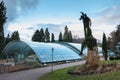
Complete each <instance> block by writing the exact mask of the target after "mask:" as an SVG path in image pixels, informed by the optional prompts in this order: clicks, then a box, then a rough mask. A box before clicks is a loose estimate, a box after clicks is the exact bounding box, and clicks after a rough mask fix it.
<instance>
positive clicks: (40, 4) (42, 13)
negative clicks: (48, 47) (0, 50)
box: [3, 0, 120, 40]
mask: <svg viewBox="0 0 120 80" xmlns="http://www.w3.org/2000/svg"><path fill="white" fill-rule="evenodd" d="M3 1H4V2H5V5H6V7H7V17H8V19H7V23H6V24H5V35H7V34H8V33H10V34H11V33H12V32H13V31H16V30H18V31H19V34H20V38H21V40H31V37H32V35H33V33H34V32H35V30H36V29H41V28H44V29H45V28H49V31H50V33H54V34H55V39H58V34H59V33H60V32H64V27H65V25H67V26H68V28H69V30H71V31H72V34H73V35H77V36H78V37H80V38H82V37H83V36H84V35H83V24H82V21H79V17H80V15H81V14H80V12H81V11H82V12H84V13H87V15H88V16H89V17H90V18H91V20H92V27H91V28H92V31H93V35H94V37H95V38H97V39H100V40H101V39H102V34H103V32H105V33H106V35H107V36H109V34H110V32H112V31H113V30H116V25H118V24H120V10H119V9H120V0H3Z"/></svg>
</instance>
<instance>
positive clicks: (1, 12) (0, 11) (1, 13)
mask: <svg viewBox="0 0 120 80" xmlns="http://www.w3.org/2000/svg"><path fill="white" fill-rule="evenodd" d="M6 19H7V17H6V7H5V5H4V2H3V1H1V2H0V53H1V51H2V49H3V48H4V44H5V43H4V28H3V26H4V24H5V22H6Z"/></svg>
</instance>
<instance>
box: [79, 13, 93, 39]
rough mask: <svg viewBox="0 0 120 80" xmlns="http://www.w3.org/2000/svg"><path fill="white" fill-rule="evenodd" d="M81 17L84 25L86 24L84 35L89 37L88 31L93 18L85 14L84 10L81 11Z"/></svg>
mask: <svg viewBox="0 0 120 80" xmlns="http://www.w3.org/2000/svg"><path fill="white" fill-rule="evenodd" d="M81 14H82V15H81V17H80V19H79V20H82V21H83V25H84V35H85V38H86V37H87V32H88V29H89V28H90V26H91V20H90V18H89V17H88V16H87V14H84V13H83V12H81Z"/></svg>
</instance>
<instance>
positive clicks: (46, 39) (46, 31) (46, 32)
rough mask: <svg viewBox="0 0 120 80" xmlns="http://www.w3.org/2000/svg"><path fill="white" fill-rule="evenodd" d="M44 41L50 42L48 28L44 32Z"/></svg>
mask: <svg viewBox="0 0 120 80" xmlns="http://www.w3.org/2000/svg"><path fill="white" fill-rule="evenodd" d="M45 41H46V42H50V33H49V30H48V28H46V30H45Z"/></svg>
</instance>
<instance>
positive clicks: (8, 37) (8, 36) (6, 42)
mask: <svg viewBox="0 0 120 80" xmlns="http://www.w3.org/2000/svg"><path fill="white" fill-rule="evenodd" d="M10 41H12V39H11V37H10V35H9V34H8V35H7V37H6V39H5V45H7V44H8V43H9V42H10Z"/></svg>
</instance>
